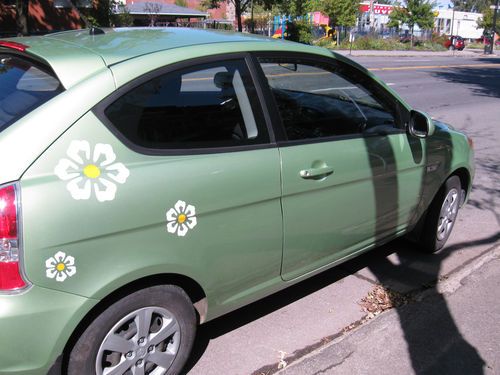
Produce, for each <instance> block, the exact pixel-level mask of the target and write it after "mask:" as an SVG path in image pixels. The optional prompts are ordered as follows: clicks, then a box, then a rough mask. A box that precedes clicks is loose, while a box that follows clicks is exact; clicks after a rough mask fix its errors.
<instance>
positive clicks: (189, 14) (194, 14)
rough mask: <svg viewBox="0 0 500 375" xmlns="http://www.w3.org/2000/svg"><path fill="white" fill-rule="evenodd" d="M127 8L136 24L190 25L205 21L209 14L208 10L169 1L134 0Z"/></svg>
mask: <svg viewBox="0 0 500 375" xmlns="http://www.w3.org/2000/svg"><path fill="white" fill-rule="evenodd" d="M126 8H127V11H128V13H129V14H130V15H131V16H132V17H133V18H134V25H135V26H178V25H188V24H190V23H191V22H200V21H203V20H205V19H206V18H207V16H208V14H207V13H206V12H203V11H200V10H197V9H192V8H187V7H181V6H178V5H175V4H169V3H158V2H155V3H153V2H138V1H134V2H133V3H130V4H127V5H126Z"/></svg>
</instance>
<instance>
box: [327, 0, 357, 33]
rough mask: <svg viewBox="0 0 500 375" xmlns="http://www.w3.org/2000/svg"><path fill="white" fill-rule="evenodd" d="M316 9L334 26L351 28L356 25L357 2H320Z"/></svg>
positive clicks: (338, 0) (354, 0)
mask: <svg viewBox="0 0 500 375" xmlns="http://www.w3.org/2000/svg"><path fill="white" fill-rule="evenodd" d="M317 9H318V10H319V11H321V12H323V13H325V14H326V15H327V16H328V17H330V23H332V24H333V25H335V26H344V27H352V26H354V25H356V18H357V16H358V13H359V1H357V0H321V1H318V3H317Z"/></svg>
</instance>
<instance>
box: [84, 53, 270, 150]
mask: <svg viewBox="0 0 500 375" xmlns="http://www.w3.org/2000/svg"><path fill="white" fill-rule="evenodd" d="M231 60H233V61H234V60H238V61H241V62H243V63H244V64H245V66H246V68H247V69H248V72H249V74H250V79H251V80H252V84H253V85H254V88H255V91H256V95H257V105H258V108H256V109H257V110H259V111H261V114H262V118H263V122H264V123H263V126H260V127H259V130H260V131H265V132H266V134H265V135H266V136H267V142H266V143H260V144H248V145H241V146H216V147H200V148H148V147H144V146H140V145H138V144H136V143H134V142H132V141H130V140H129V139H128V138H127V137H126V136H124V135H123V134H122V133H121V132H120V131H119V130H118V129H117V127H116V126H115V125H114V124H113V123H112V122H111V121H110V120H109V119H108V117H107V116H106V114H105V111H106V109H107V108H108V107H109V106H110V105H111V104H113V103H114V102H115V101H116V100H118V99H119V98H121V97H122V96H123V95H125V94H127V93H128V92H130V91H131V90H133V89H134V88H136V87H139V86H141V85H142V84H144V83H146V82H148V81H150V80H152V79H154V78H157V77H160V76H162V75H166V74H168V73H172V72H175V71H179V70H183V69H187V68H191V67H197V66H199V67H200V68H202V66H203V64H211V63H217V62H221V63H222V62H224V61H231ZM251 60H252V59H251V55H250V53H248V52H240V53H230V54H227V53H226V54H216V55H209V56H202V57H197V58H194V59H189V60H185V61H180V62H178V63H174V64H169V65H166V66H163V67H161V68H158V69H154V70H152V71H149V72H146V73H145V74H143V75H140V76H138V77H136V78H134V79H132V80H131V81H129V82H127V83H126V84H125V85H123V86H121V87H119V88H118V89H116V90H115V91H114V92H113V93H112V94H111V95H109V96H108V97H106V98H105V99H103V100H102V101H101V102H100V103H98V104H97V105H95V106H94V107H93V108H92V109H91V111H92V113H93V114H94V115H95V116H96V117H97V118H98V119H99V120H100V121H101V122H102V123H103V124H104V125H105V126H106V128H107V129H108V130H109V131H110V132H111V133H112V134H113V135H114V136H115V137H116V138H118V140H120V141H121V142H122V143H123V144H124V145H125V146H126V147H128V148H129V149H131V150H132V151H135V152H137V153H139V154H143V155H152V156H166V155H199V154H220V153H228V152H239V151H249V150H260V149H267V148H276V147H277V143H276V136H275V134H274V128H273V126H272V123H271V120H270V117H269V114H268V113H267V108H266V106H265V105H264V104H263V103H265V101H264V100H263V98H264V95H263V90H262V85H261V84H260V82H259V79H258V77H257V72H256V68H255V65H254V64H253V62H252V61H251ZM253 110H255V108H253Z"/></svg>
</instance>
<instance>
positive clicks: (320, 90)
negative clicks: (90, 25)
mask: <svg viewBox="0 0 500 375" xmlns="http://www.w3.org/2000/svg"><path fill="white" fill-rule="evenodd" d="M0 162H1V164H0V332H1V335H0V348H1V350H0V372H1V373H2V374H24V375H26V374H46V373H47V372H50V373H60V372H62V373H68V374H94V373H95V374H99V375H101V374H154V375H158V374H178V373H180V372H182V368H183V366H184V364H185V362H186V360H187V359H188V357H189V354H190V350H191V347H192V345H193V341H194V340H195V333H196V327H197V325H198V324H202V323H204V322H206V321H209V320H211V319H214V318H216V317H218V316H221V315H223V314H225V313H227V312H229V311H232V310H235V309H237V308H239V307H241V306H243V305H246V304H249V303H251V302H253V301H256V300H258V299H260V298H262V297H264V296H268V295H270V294H272V293H274V292H276V291H278V290H280V289H283V288H286V287H287V286H289V285H292V284H294V283H297V282H299V281H301V280H303V279H305V278H307V277H309V276H311V275H314V274H316V273H318V272H321V271H323V270H326V269H328V268H330V267H332V266H335V265H337V264H339V263H340V262H343V261H346V260H347V259H350V258H352V257H354V256H356V255H358V254H361V253H363V252H365V251H367V250H369V249H372V248H374V247H376V246H379V245H380V244H382V243H385V242H387V241H390V240H392V239H394V238H396V237H398V236H402V235H408V236H410V237H411V238H413V239H414V240H415V241H418V243H419V244H420V245H419V246H420V248H422V249H423V250H425V251H427V252H434V251H437V250H439V249H440V248H441V247H442V246H443V245H444V244H445V242H446V240H447V238H448V236H449V235H450V232H451V230H452V227H453V224H454V222H455V219H456V217H457V212H458V209H459V207H460V206H461V205H463V204H464V202H465V201H466V197H467V195H468V193H469V191H470V189H471V183H472V180H473V175H474V167H473V151H472V141H471V140H470V139H468V138H467V137H466V136H465V135H463V134H461V133H459V132H457V131H455V130H453V129H452V128H451V127H449V126H447V125H445V124H442V123H440V122H437V121H433V120H432V119H430V118H429V117H428V116H427V115H426V114H424V113H422V112H418V111H415V110H413V109H411V108H410V107H409V106H408V105H407V104H405V103H404V101H403V100H401V99H400V98H399V97H398V96H397V95H396V94H395V93H394V92H393V91H392V90H391V89H390V88H388V87H387V86H386V85H384V84H383V83H382V82H381V81H380V80H379V79H377V78H376V77H375V76H373V75H372V74H371V73H370V72H368V71H367V70H366V69H364V68H363V67H361V66H359V65H358V64H356V63H354V62H352V61H350V60H348V59H346V58H344V57H342V56H340V55H337V54H334V53H332V52H330V51H328V50H326V49H321V48H316V47H311V46H305V45H301V44H295V43H290V42H285V41H276V40H272V39H267V38H261V37H257V36H248V35H242V34H237V33H218V32H213V31H207V30H193V29H181V28H168V29H149V30H146V29H109V30H100V29H91V30H79V31H71V32H63V33H57V34H51V35H48V36H42V37H28V38H20V39H3V40H0Z"/></svg>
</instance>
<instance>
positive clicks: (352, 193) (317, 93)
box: [258, 54, 423, 280]
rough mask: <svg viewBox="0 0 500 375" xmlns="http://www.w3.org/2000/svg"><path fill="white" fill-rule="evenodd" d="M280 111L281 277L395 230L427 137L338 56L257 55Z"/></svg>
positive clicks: (416, 185)
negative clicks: (416, 134) (412, 135)
mask: <svg viewBox="0 0 500 375" xmlns="http://www.w3.org/2000/svg"><path fill="white" fill-rule="evenodd" d="M258 61H259V64H260V66H261V68H262V71H263V74H264V76H265V77H266V79H267V82H268V85H269V97H270V102H272V103H273V105H274V107H275V109H276V112H277V113H279V117H277V118H275V122H276V123H278V124H280V129H281V131H282V138H281V140H280V142H279V145H280V158H281V172H282V209H283V228H284V234H283V238H284V245H283V265H282V277H283V278H284V279H285V280H290V279H293V278H295V277H298V276H301V275H303V274H305V273H307V272H310V271H312V270H315V269H317V268H319V267H321V266H323V265H326V264H329V263H331V262H334V261H336V260H339V259H341V258H344V257H346V256H349V255H350V254H352V253H355V252H357V251H360V250H363V249H365V248H368V247H369V246H371V245H372V244H377V243H380V242H382V241H383V240H385V239H386V238H389V237H391V236H393V235H394V234H395V233H397V232H398V231H401V230H404V228H405V227H406V225H407V223H408V221H409V219H410V216H411V212H412V210H413V208H414V207H415V206H416V204H417V202H418V197H419V194H420V181H421V178H422V176H421V174H422V165H423V161H422V144H421V143H420V142H421V141H420V140H418V139H409V137H408V136H407V134H406V132H405V127H404V121H405V118H406V116H407V110H406V109H405V108H404V107H403V106H402V105H401V104H400V103H399V102H398V101H397V100H396V99H394V98H393V97H392V95H390V94H389V93H388V92H387V91H385V90H384V89H383V88H382V87H381V86H380V85H379V84H378V83H377V82H375V81H374V80H373V79H372V78H370V77H369V76H368V75H366V73H364V72H362V71H360V70H358V69H356V68H353V67H351V66H349V65H347V64H344V63H341V62H339V61H335V60H333V59H323V58H319V57H314V58H311V57H310V56H307V55H294V56H292V57H290V56H285V55H278V54H267V55H263V56H260V57H259V58H258Z"/></svg>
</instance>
